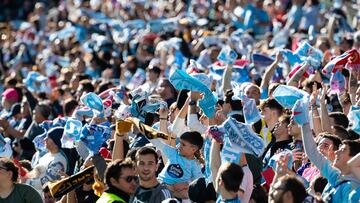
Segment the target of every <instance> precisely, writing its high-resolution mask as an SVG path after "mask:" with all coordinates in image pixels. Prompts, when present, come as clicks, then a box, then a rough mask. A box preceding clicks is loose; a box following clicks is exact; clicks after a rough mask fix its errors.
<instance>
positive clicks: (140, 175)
mask: <svg viewBox="0 0 360 203" xmlns="http://www.w3.org/2000/svg"><path fill="white" fill-rule="evenodd" d="M154 176H155V174H151V173H150V174H147V175H144V174H141V173H139V177H140V180H141V181H150V180H151V179H153V178H154Z"/></svg>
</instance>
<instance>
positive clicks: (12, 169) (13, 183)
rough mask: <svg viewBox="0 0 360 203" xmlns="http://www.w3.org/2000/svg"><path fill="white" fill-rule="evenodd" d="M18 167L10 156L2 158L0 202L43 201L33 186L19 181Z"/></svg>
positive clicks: (32, 202) (0, 162)
mask: <svg viewBox="0 0 360 203" xmlns="http://www.w3.org/2000/svg"><path fill="white" fill-rule="evenodd" d="M18 175H19V170H18V167H17V166H16V165H15V164H14V162H13V161H11V160H10V159H8V158H0V183H1V184H0V203H5V202H29V203H38V202H43V201H42V199H41V196H40V194H39V193H38V192H37V191H36V190H35V189H34V188H33V187H31V186H29V185H25V184H21V183H17V182H18Z"/></svg>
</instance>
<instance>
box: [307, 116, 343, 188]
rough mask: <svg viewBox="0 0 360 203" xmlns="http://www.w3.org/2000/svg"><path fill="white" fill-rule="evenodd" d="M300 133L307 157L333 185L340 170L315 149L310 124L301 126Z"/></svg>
mask: <svg viewBox="0 0 360 203" xmlns="http://www.w3.org/2000/svg"><path fill="white" fill-rule="evenodd" d="M301 134H302V136H303V142H304V148H305V153H306V155H307V156H308V157H309V159H310V161H311V162H312V163H313V164H314V165H315V166H316V167H317V168H318V169H319V170H320V172H321V174H322V175H323V176H324V177H325V178H326V179H328V181H329V183H330V184H331V185H335V184H336V182H337V179H338V177H339V175H340V172H339V171H338V170H336V169H335V168H333V167H332V166H331V163H330V161H329V160H327V159H326V158H325V157H324V156H323V155H321V154H320V152H319V151H318V150H317V146H316V143H315V140H314V138H313V135H312V133H311V129H310V124H308V123H307V124H304V125H303V126H302V127H301Z"/></svg>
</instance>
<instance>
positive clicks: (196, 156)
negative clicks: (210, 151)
mask: <svg viewBox="0 0 360 203" xmlns="http://www.w3.org/2000/svg"><path fill="white" fill-rule="evenodd" d="M194 156H195V158H196V159H197V160H198V161H199V162H200V163H201V164H205V159H204V157H203V155H202V154H201V152H200V150H197V151H196V152H195V153H194Z"/></svg>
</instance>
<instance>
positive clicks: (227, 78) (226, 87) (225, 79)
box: [222, 65, 232, 95]
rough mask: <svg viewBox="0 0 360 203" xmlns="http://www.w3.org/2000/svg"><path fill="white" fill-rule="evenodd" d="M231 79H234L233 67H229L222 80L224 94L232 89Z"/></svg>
mask: <svg viewBox="0 0 360 203" xmlns="http://www.w3.org/2000/svg"><path fill="white" fill-rule="evenodd" d="M231 77H232V65H227V66H226V68H225V71H224V74H223V78H222V87H223V93H224V95H225V93H226V91H227V90H229V89H232V88H231Z"/></svg>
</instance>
